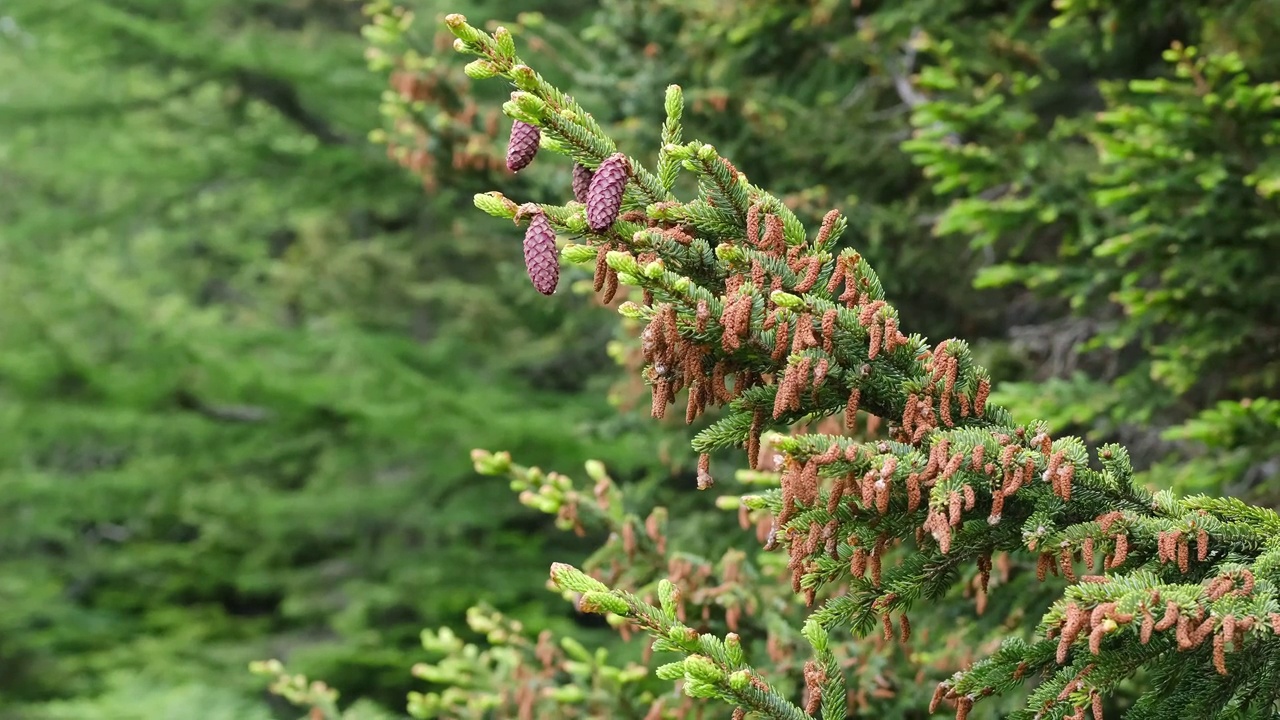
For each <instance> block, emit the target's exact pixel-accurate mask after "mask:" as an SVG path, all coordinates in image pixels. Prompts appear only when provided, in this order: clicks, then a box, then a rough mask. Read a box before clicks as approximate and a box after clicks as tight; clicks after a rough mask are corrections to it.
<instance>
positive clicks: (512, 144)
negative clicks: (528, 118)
mask: <svg viewBox="0 0 1280 720" xmlns="http://www.w3.org/2000/svg"><path fill="white" fill-rule="evenodd" d="M541 139H542V131H541V130H539V129H538V126H536V125H530V124H529V123H523V122H520V121H519V120H516V121H515V123H514V124H512V126H511V140H510V141H509V142H508V143H507V169H508V170H510V171H511V172H520V171H521V170H523V169H525V168H526V167H528V166H529V163H531V162H533V156H535V155H537V154H538V141H540V140H541Z"/></svg>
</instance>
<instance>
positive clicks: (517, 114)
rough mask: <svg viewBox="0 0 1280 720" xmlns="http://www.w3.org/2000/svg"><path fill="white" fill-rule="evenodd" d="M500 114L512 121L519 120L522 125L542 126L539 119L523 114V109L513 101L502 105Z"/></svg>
mask: <svg viewBox="0 0 1280 720" xmlns="http://www.w3.org/2000/svg"><path fill="white" fill-rule="evenodd" d="M502 114H503V115H506V116H507V117H509V118H511V119H512V120H519V121H520V122H522V123H528V124H530V125H541V124H542V120H541V119H539V118H538V117H537V116H534V115H530V114H529V113H527V112H525V111H524V109H523V108H522V107H520V105H519V103H517V102H516V101H515V100H508V101H506V102H504V103H502Z"/></svg>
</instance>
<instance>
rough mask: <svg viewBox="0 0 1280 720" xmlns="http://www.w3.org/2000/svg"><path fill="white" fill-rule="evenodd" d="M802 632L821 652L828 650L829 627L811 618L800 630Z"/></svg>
mask: <svg viewBox="0 0 1280 720" xmlns="http://www.w3.org/2000/svg"><path fill="white" fill-rule="evenodd" d="M800 634H801V635H804V639H805V640H808V641H809V644H810V645H812V646H813V649H814V650H815V651H816V652H819V653H825V652H826V651H827V641H828V639H829V638H828V636H827V629H826V628H824V627H822V625H821V624H820V623H819V622H818V621H817V620H815V619H813V618H809V619H808V620H806V621H805V623H804V628H803V629H801V630H800Z"/></svg>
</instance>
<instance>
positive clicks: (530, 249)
mask: <svg viewBox="0 0 1280 720" xmlns="http://www.w3.org/2000/svg"><path fill="white" fill-rule="evenodd" d="M524 266H525V269H527V270H528V271H529V279H530V280H532V281H533V287H534V289H535V290H537V291H538V292H540V293H542V294H543V295H550V294H552V293H554V292H555V291H556V285H557V284H559V282H560V263H559V261H558V260H557V258H556V233H555V231H554V230H552V229H551V223H550V222H549V221H548V220H547V216H546V215H544V214H543V213H537V214H536V215H534V216H533V219H532V220H530V221H529V227H528V229H526V230H525V232H524Z"/></svg>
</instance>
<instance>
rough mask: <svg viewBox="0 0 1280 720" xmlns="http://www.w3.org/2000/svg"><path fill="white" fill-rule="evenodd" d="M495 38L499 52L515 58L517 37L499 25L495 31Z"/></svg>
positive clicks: (504, 55) (505, 56) (503, 55)
mask: <svg viewBox="0 0 1280 720" xmlns="http://www.w3.org/2000/svg"><path fill="white" fill-rule="evenodd" d="M493 39H494V40H496V41H497V43H498V52H499V53H501V54H502V57H504V58H507V59H508V60H511V59H514V58H515V56H516V41H515V38H513V37H511V31H510V30H508V29H506V28H504V27H499V28H498V29H497V30H494V31H493Z"/></svg>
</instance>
